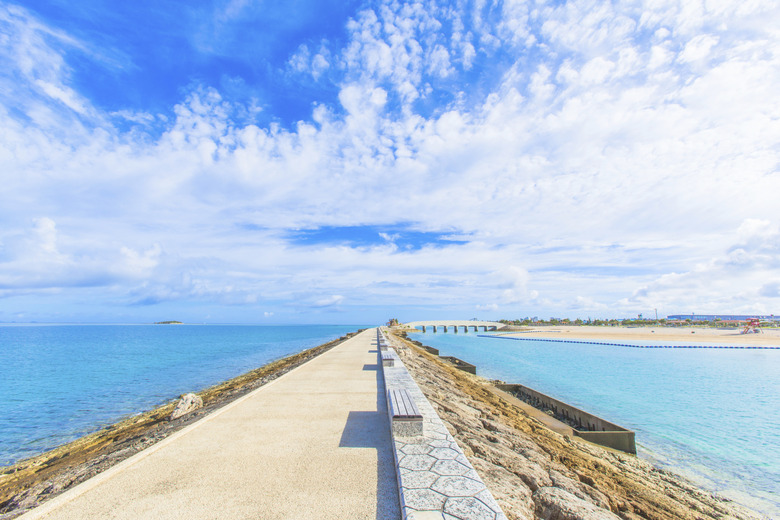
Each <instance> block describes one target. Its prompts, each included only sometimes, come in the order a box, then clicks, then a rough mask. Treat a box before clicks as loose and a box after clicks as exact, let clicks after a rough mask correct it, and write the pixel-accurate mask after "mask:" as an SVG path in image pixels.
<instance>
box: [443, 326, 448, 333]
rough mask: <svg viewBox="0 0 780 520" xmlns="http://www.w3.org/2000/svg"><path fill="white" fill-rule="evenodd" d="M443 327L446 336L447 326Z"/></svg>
mask: <svg viewBox="0 0 780 520" xmlns="http://www.w3.org/2000/svg"><path fill="white" fill-rule="evenodd" d="M443 327H444V333H445V334H446V333H447V326H446V325H443Z"/></svg>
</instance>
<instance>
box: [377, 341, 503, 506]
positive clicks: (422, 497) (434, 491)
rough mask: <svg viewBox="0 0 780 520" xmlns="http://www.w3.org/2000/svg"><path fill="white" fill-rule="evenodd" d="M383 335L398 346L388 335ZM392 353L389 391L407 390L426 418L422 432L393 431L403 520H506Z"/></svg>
mask: <svg viewBox="0 0 780 520" xmlns="http://www.w3.org/2000/svg"><path fill="white" fill-rule="evenodd" d="M382 339H384V341H385V342H387V343H388V344H390V346H393V347H394V348H395V346H394V345H392V343H391V342H390V341H388V340H387V338H382ZM388 352H390V353H391V354H392V355H393V357H394V360H393V361H394V366H392V367H388V366H385V367H383V368H382V369H383V371H384V380H385V394H387V390H388V389H390V388H405V389H407V390H408V391H409V393H410V394H411V395H412V397H413V399H414V402H415V404H416V405H417V408H418V409H419V410H420V413H421V414H422V416H423V435H418V436H408V437H407V436H402V435H399V432H398V431H394V432H393V443H394V445H395V460H396V464H397V467H398V488H399V495H400V498H401V508H402V511H403V517H404V519H405V520H422V519H428V518H436V519H446V520H506V516H505V515H504V513H503V511H501V508H500V507H499V505H498V504H497V503H496V501H495V499H494V498H493V495H492V494H491V493H490V491H489V490H488V489H487V487H485V484H484V483H483V482H482V479H480V478H479V475H478V474H477V472H476V471H475V470H474V468H473V467H472V466H471V464H470V463H469V461H468V459H466V456H465V455H464V454H463V452H462V451H461V449H460V447H459V446H458V444H457V443H456V442H455V439H453V437H452V435H450V433H449V432H448V431H447V428H446V426H444V423H442V421H441V419H439V416H438V414H437V413H436V410H434V408H433V406H431V404H430V403H429V402H428V399H426V397H425V395H424V394H423V393H422V391H421V390H420V388H419V387H418V386H417V383H415V382H414V380H413V379H412V376H411V375H410V374H409V372H408V371H407V370H406V367H405V366H404V365H403V363H402V362H401V359H400V358H399V357H398V354H397V353H396V352H395V350H394V349H393V348H391V349H389V350H388Z"/></svg>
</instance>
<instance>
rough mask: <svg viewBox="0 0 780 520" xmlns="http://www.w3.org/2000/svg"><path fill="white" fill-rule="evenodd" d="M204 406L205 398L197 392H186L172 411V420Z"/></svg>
mask: <svg viewBox="0 0 780 520" xmlns="http://www.w3.org/2000/svg"><path fill="white" fill-rule="evenodd" d="M202 407H203V399H201V398H200V396H197V395H195V394H184V395H183V396H181V399H179V402H178V403H176V408H174V409H173V412H171V416H170V420H171V421H172V420H174V419H178V418H179V417H181V416H183V415H187V414H188V413H190V412H193V411H195V410H197V409H198V408H202Z"/></svg>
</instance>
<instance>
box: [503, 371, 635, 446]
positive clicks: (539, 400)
mask: <svg viewBox="0 0 780 520" xmlns="http://www.w3.org/2000/svg"><path fill="white" fill-rule="evenodd" d="M496 388H498V389H499V390H503V391H504V392H507V393H509V394H511V395H513V396H515V397H517V398H518V399H520V400H521V401H524V402H526V403H528V404H530V405H531V406H533V407H534V408H536V409H538V410H541V411H543V412H548V413H551V414H552V415H553V417H555V418H556V419H558V420H559V421H561V422H563V423H565V424H568V425H569V426H571V427H572V429H573V431H574V435H576V436H577V437H580V438H582V439H585V440H586V441H590V442H592V443H594V444H598V445H599V446H605V447H607V448H612V449H615V450H620V451H623V452H625V453H630V454H632V455H636V440H635V434H634V432H633V431H631V430H627V429H626V428H623V427H622V426H618V425H617V424H615V423H612V422H609V421H607V420H604V419H602V418H601V417H597V416H595V415H593V414H591V413H588V412H586V411H583V410H580V409H579V408H576V407H574V406H571V405H570V404H567V403H564V402H563V401H559V400H558V399H555V398H553V397H550V396H548V395H545V394H543V393H541V392H537V391H536V390H534V389H532V388H528V387H527V386H523V385H519V384H498V385H496Z"/></svg>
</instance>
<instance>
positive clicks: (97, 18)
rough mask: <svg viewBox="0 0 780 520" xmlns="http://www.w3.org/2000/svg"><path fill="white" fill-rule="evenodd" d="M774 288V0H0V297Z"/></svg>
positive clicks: (767, 300) (665, 301)
mask: <svg viewBox="0 0 780 520" xmlns="http://www.w3.org/2000/svg"><path fill="white" fill-rule="evenodd" d="M656 312H657V313H658V316H659V317H663V316H666V315H668V314H681V313H692V312H693V313H697V314H705V313H740V314H750V313H760V314H777V313H780V4H778V2H776V1H775V0H733V1H731V0H706V1H696V0H685V1H671V0H647V1H641V0H636V1H625V2H624V1H620V2H602V1H589V0H583V1H579V0H571V1H562V0H556V1H544V0H538V1H534V0H529V1H523V0H504V1H496V2H493V1H491V0H475V1H465V0H452V1H448V0H437V1H428V0H420V1H414V2H399V1H380V0H376V1H344V0H339V1H332V0H287V1H283V2H282V1H270V0H269V1H252V0H212V1H208V2H198V1H186V2H181V1H176V0H171V1H167V2H156V1H155V2H151V1H148V0H138V1H136V2H103V1H97V0H79V1H78V2H72V1H69V2H65V1H63V0H50V1H37V0H29V1H26V2H24V3H22V4H19V3H12V2H4V1H2V0H0V322H97V323H147V322H151V321H161V320H180V321H186V322H193V323H260V324H285V323H344V324H351V323H355V324H369V325H370V324H377V323H380V322H384V321H386V320H387V319H389V318H391V317H395V318H398V319H400V320H401V321H412V320H424V319H470V318H480V319H499V318H506V319H515V318H523V317H526V316H539V317H543V318H547V317H552V316H555V317H569V318H572V319H573V318H583V319H587V318H589V317H591V318H597V317H629V318H630V317H636V316H637V315H638V314H643V315H644V316H645V317H648V316H651V317H654V316H655V313H656Z"/></svg>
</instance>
